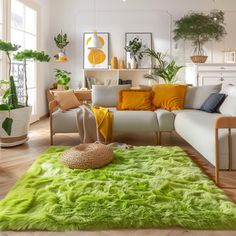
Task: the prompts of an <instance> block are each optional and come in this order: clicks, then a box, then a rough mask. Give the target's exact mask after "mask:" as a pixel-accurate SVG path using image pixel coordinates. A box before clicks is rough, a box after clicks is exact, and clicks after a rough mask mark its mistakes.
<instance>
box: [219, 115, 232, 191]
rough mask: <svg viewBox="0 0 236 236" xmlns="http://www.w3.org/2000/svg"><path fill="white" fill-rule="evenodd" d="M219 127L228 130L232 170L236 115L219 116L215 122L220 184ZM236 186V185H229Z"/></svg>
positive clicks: (229, 157)
mask: <svg viewBox="0 0 236 236" xmlns="http://www.w3.org/2000/svg"><path fill="white" fill-rule="evenodd" d="M219 129H227V130H228V160H229V162H228V163H229V165H228V169H229V171H232V132H231V129H236V116H225V117H219V118H218V119H217V120H216V123H215V183H216V185H218V186H219V184H220V183H219V182H220V181H219ZM227 188H234V187H227Z"/></svg>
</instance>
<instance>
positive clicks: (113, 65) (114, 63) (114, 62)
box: [111, 57, 118, 69]
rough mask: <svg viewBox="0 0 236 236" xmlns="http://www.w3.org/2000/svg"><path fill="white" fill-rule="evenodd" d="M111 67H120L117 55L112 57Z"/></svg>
mask: <svg viewBox="0 0 236 236" xmlns="http://www.w3.org/2000/svg"><path fill="white" fill-rule="evenodd" d="M111 69H118V60H117V57H112V58H111Z"/></svg>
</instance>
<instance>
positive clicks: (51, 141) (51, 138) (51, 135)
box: [49, 115, 54, 146]
mask: <svg viewBox="0 0 236 236" xmlns="http://www.w3.org/2000/svg"><path fill="white" fill-rule="evenodd" d="M49 119H50V145H51V146H52V145H53V135H54V133H53V131H52V116H51V115H50V118H49Z"/></svg>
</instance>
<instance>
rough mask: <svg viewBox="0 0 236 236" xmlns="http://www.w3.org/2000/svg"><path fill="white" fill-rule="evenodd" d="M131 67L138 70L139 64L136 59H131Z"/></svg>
mask: <svg viewBox="0 0 236 236" xmlns="http://www.w3.org/2000/svg"><path fill="white" fill-rule="evenodd" d="M130 66H131V69H137V66H138V63H137V62H136V60H135V59H134V58H132V59H131V62H130Z"/></svg>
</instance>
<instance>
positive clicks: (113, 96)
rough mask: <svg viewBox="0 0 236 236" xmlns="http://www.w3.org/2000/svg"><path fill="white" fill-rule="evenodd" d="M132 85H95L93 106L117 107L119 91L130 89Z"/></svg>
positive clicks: (93, 88)
mask: <svg viewBox="0 0 236 236" xmlns="http://www.w3.org/2000/svg"><path fill="white" fill-rule="evenodd" d="M129 88H130V84H126V85H109V86H104V85H93V87H92V104H93V105H96V106H103V107H116V106H117V104H118V96H119V91H120V90H123V89H129Z"/></svg>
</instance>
